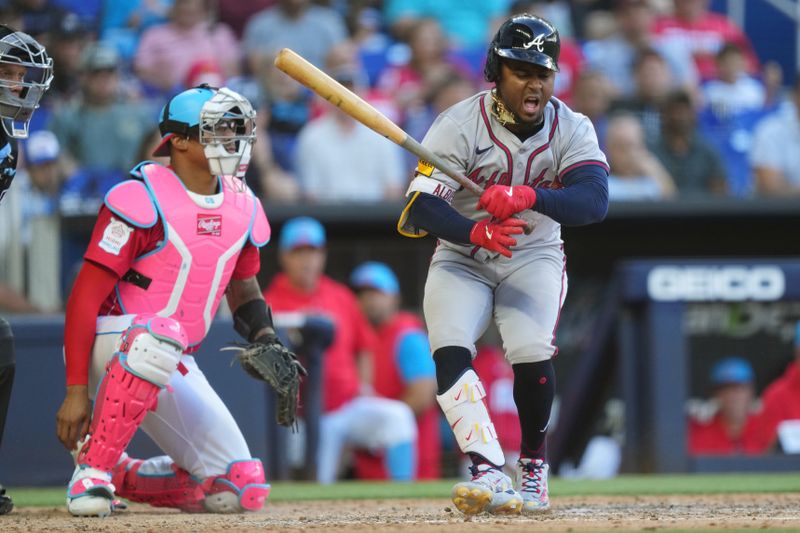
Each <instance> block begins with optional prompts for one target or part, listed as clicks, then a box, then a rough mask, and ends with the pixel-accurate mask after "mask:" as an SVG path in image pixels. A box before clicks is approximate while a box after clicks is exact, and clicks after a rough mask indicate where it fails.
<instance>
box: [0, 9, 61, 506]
mask: <svg viewBox="0 0 800 533" xmlns="http://www.w3.org/2000/svg"><path fill="white" fill-rule="evenodd" d="M52 79H53V60H52V59H50V58H49V57H48V56H47V52H46V51H45V49H44V47H43V46H42V45H40V44H39V43H38V42H37V41H36V39H34V38H33V37H31V36H30V35H28V34H27V33H23V32H21V31H14V30H12V29H11V28H9V27H7V26H3V25H0V122H2V126H3V127H2V128H1V129H0V158H1V159H0V202H2V201H3V197H4V196H5V194H6V191H7V190H8V188H9V187H10V186H11V182H12V181H13V180H14V175H15V174H16V172H17V139H25V138H27V137H28V123H29V122H30V120H31V116H32V115H33V111H34V110H35V109H36V108H37V107H39V100H40V99H41V97H42V95H43V94H44V93H45V91H47V89H48V88H49V87H50V82H51V81H52ZM14 366H15V365H14V336H13V334H12V333H11V326H10V325H9V324H8V322H7V321H6V320H5V319H3V318H2V317H0V443H2V440H3V429H4V428H5V425H6V414H7V413H8V404H9V401H10V399H11V385H12V384H13V382H14ZM13 507H14V503H13V502H12V501H11V498H10V497H9V496H8V495H6V491H5V489H4V488H3V486H2V485H0V515H1V514H6V513H9V512H10V511H11V509H12V508H13Z"/></svg>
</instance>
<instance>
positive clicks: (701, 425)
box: [689, 414, 766, 455]
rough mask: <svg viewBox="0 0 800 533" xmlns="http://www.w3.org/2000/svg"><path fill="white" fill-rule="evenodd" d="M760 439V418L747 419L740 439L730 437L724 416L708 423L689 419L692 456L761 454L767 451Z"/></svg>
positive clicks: (753, 416)
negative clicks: (723, 419)
mask: <svg viewBox="0 0 800 533" xmlns="http://www.w3.org/2000/svg"><path fill="white" fill-rule="evenodd" d="M762 441H763V439H761V438H759V433H758V416H756V415H752V416H750V417H749V418H748V419H747V422H746V423H745V426H744V430H743V431H742V434H741V435H740V436H739V438H738V439H734V438H732V437H730V436H729V435H728V432H727V430H726V429H725V424H724V423H723V421H722V416H721V415H720V414H717V415H716V416H715V417H714V418H712V419H711V420H709V421H707V422H702V421H699V420H695V419H693V418H690V419H689V453H690V454H691V455H706V454H708V455H730V454H760V453H764V452H765V451H766V448H765V446H764V443H763V442H762Z"/></svg>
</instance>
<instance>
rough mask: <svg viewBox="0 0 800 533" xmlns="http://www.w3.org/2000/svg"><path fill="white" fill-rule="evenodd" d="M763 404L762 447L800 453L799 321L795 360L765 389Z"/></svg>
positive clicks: (796, 330)
mask: <svg viewBox="0 0 800 533" xmlns="http://www.w3.org/2000/svg"><path fill="white" fill-rule="evenodd" d="M762 403H763V407H762V410H761V416H760V419H759V437H760V438H762V439H763V440H762V441H761V442H760V444H762V445H763V446H764V447H765V448H766V449H770V450H771V449H776V448H777V449H781V450H783V451H785V452H787V453H789V452H790V453H800V322H798V323H797V324H796V326H795V340H794V358H793V360H792V361H791V362H790V363H789V365H788V366H787V367H786V370H785V371H784V373H783V374H782V375H781V376H780V377H779V378H778V379H776V380H775V381H773V382H772V383H771V384H770V385H768V386H767V388H766V389H765V390H764V394H763V395H762Z"/></svg>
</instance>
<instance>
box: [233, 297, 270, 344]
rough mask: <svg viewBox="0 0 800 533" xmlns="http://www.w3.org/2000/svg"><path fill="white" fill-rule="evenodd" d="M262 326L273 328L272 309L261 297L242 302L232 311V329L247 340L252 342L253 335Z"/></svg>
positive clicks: (262, 327)
mask: <svg viewBox="0 0 800 533" xmlns="http://www.w3.org/2000/svg"><path fill="white" fill-rule="evenodd" d="M264 328H272V329H273V330H274V329H275V328H274V326H273V325H272V310H270V308H269V307H267V302H265V301H264V300H262V299H261V298H256V299H255V300H250V301H249V302H247V303H243V304H242V305H240V306H239V307H237V308H236V310H235V311H234V312H233V329H235V330H236V333H238V334H239V335H241V336H242V337H244V338H245V339H247V342H253V340H254V338H253V337H254V336H255V335H256V334H257V333H259V332H260V331H261V330H262V329H264Z"/></svg>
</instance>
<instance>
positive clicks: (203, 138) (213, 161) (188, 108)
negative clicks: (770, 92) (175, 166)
mask: <svg viewBox="0 0 800 533" xmlns="http://www.w3.org/2000/svg"><path fill="white" fill-rule="evenodd" d="M255 116H256V112H255V110H254V109H253V106H252V105H251V104H250V102H249V101H248V100H247V99H246V98H245V97H244V96H242V95H240V94H239V93H236V92H234V91H232V90H231V89H228V88H227V87H223V88H221V89H217V88H215V87H210V86H208V85H206V84H203V85H200V86H198V87H194V88H192V89H189V90H186V91H184V92H182V93H180V94H178V95H176V96H174V97H173V98H172V99H171V100H170V101H169V102H167V105H165V106H164V108H163V109H162V110H161V121H160V122H159V125H158V127H159V130H160V131H161V135H162V136H163V137H162V139H161V143H160V144H159V145H158V147H157V148H156V149H155V151H153V155H156V156H166V155H169V146H170V145H169V139H170V138H171V137H172V136H173V135H175V134H177V135H183V136H186V137H190V138H196V139H197V140H198V141H199V142H200V144H202V145H203V151H204V153H205V155H206V159H208V167H209V170H210V171H211V173H212V174H213V175H215V176H222V175H224V176H236V177H237V178H241V179H242V180H244V175H245V172H246V171H247V166H248V164H249V163H250V153H251V151H252V148H253V143H254V142H255V139H256V133H255Z"/></svg>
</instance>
